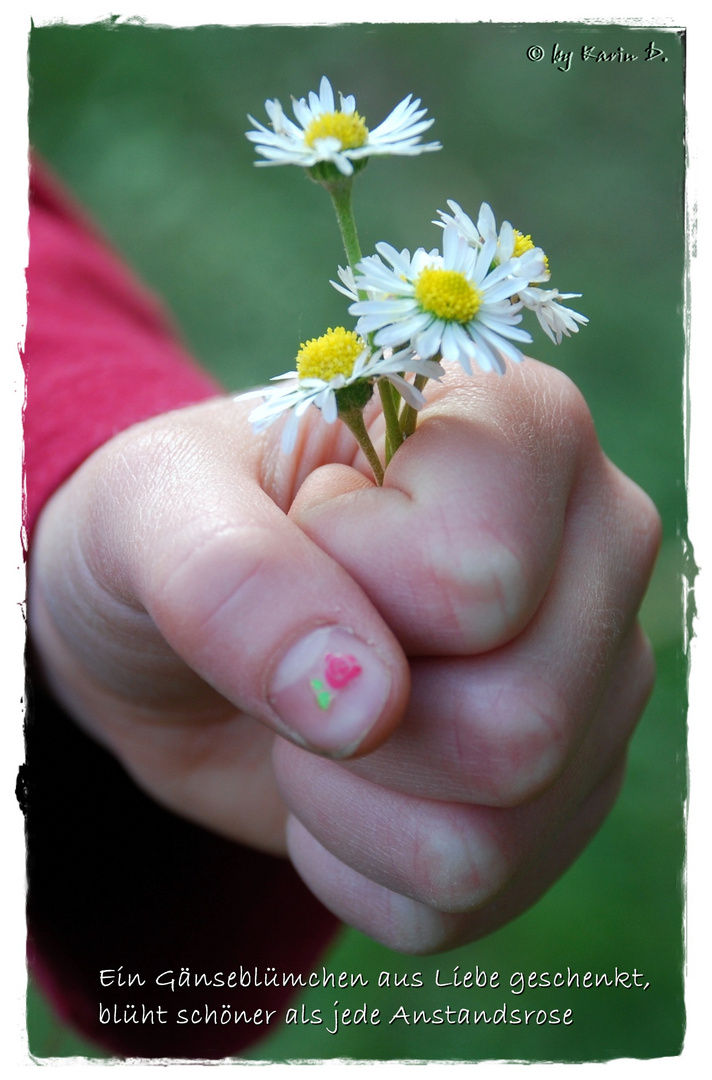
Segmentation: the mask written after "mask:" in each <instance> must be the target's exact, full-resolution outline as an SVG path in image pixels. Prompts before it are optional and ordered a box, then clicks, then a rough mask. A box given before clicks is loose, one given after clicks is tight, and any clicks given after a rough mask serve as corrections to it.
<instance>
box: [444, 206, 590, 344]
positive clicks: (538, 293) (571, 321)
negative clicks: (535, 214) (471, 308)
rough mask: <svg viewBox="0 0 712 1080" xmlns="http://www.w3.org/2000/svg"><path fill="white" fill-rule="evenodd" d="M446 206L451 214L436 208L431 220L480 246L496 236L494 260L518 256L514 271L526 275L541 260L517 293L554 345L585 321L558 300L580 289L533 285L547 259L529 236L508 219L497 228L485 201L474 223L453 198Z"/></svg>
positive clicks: (543, 278)
mask: <svg viewBox="0 0 712 1080" xmlns="http://www.w3.org/2000/svg"><path fill="white" fill-rule="evenodd" d="M448 206H449V207H450V209H451V211H452V214H446V213H444V212H443V211H442V210H438V213H439V215H440V218H441V220H440V221H436V222H435V223H434V224H436V225H440V226H441V228H447V227H448V226H451V225H452V226H454V227H455V228H456V229H457V230H458V233H459V235H460V236H462V237H464V239H465V240H466V241H467V243H468V244H471V245H472V246H473V247H476V248H480V247H482V246H483V245H484V244H485V243H486V242H487V241H491V240H492V239H494V240H496V248H495V255H494V262H495V263H496V264H498V265H499V264H501V263H505V262H507V261H508V260H510V259H512V258H519V259H520V264H519V271H518V275H519V276H521V275H523V276H528V270H529V269H530V268H531V267H532V266H534V265H535V263H536V262H537V261H542V262H543V270H542V271H541V273H539V274H538V275H537V274H534V275H531V276H529V283H528V284H527V285H526V286H525V287H524V288H522V289H521V290H520V291H519V293H518V294H517V298H518V299H519V300H520V301H521V303H522V306H523V307H525V308H528V309H529V310H530V311H533V312H534V314H535V315H536V317H537V319H538V321H539V325H540V326H541V328H542V330H544V332H545V333H546V334H547V335H548V336H549V337H550V338H551V340H552V341H553V342H554V344H555V345H560V344H561V340H562V338H563V337H564V336H566V337H569V336H570V335H571V334H576V333H578V324H581V325H585V324H586V323H587V322H588V319H587V318H586V316H585V315H581V314H580V313H579V312H578V311H574V310H573V309H572V308H567V307H564V306H563V304H560V303H559V302H558V301H559V300H572V299H574V298H575V297H578V296H581V293H560V292H559V290H558V289H540V288H537V285H539V284H542V283H544V282H547V281H549V279H550V277H551V274H550V272H549V260H548V259H547V257H546V255H545V254H544V252H543V251H542V250H541V248H538V247H535V245H534V242H533V241H532V238H531V236H525V235H524V233H521V232H519V230H518V229H515V228H513V227H512V225H511V224H510V223H509V222H508V221H503V222H502V227H501V229H500V230H499V232H497V222H496V220H495V216H494V213H493V212H492V208H491V207H490V206H489V204H488V203H482V206H481V207H480V213H479V216H478V218H477V224H476V225H475V223H474V222H473V221H472V218H470V217H468V215H467V214H466V213H465V212H464V210H463V209H462V207H461V206H459V205H458V204H457V203H456V202H454V200H452V199H448Z"/></svg>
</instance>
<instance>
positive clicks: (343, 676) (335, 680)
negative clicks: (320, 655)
mask: <svg viewBox="0 0 712 1080" xmlns="http://www.w3.org/2000/svg"><path fill="white" fill-rule="evenodd" d="M325 660H326V672H325V678H326V681H327V682H328V684H329V686H331V687H333V688H334V690H340V689H341V688H342V687H343V686H347V685H348V683H350V682H351V680H352V679H355V678H356V676H357V675H360V674H361V665H360V664H359V663H358V661H357V660H356V657H355V656H350V655H343V654H339V653H327V654H326V657H325Z"/></svg>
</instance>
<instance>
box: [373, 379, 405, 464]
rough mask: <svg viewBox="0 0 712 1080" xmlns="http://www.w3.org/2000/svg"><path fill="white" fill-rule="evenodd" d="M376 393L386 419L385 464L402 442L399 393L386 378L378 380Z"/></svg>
mask: <svg viewBox="0 0 712 1080" xmlns="http://www.w3.org/2000/svg"><path fill="white" fill-rule="evenodd" d="M378 393H379V394H380V396H381V407H382V409H383V417H384V419H385V421H386V465H388V463H389V461H390V460H391V458H392V457H393V455H394V454H395V452H396V450H397V449H398V447H399V446H400V444H401V443H402V442H403V434H402V432H401V426H400V423H399V420H398V402H397V400H396V399H397V397H399V396H400V395H399V394H398V391H397V390H396V389H395V387H394V386H393V385H392V384H391V383H389V382H388V379H379V380H378Z"/></svg>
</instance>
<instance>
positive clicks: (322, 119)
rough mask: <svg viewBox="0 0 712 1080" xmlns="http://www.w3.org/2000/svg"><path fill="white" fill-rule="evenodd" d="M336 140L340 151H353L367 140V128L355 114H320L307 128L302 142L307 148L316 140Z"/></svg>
mask: <svg viewBox="0 0 712 1080" xmlns="http://www.w3.org/2000/svg"><path fill="white" fill-rule="evenodd" d="M329 137H331V138H334V139H338V140H339V142H340V143H341V149H342V150H354V149H355V148H356V147H357V146H363V144H364V143H365V142H366V139H367V138H368V128H367V127H366V125H365V123H364V122H363V118H362V117H360V116H359V114H358V113H357V112H352V113H342V112H332V113H322V114H321V116H317V117H315V118H314V119H313V120H312V122H311V124H310V125H309V127H308V128H307V130H306V132H305V135H304V141H305V142H306V144H307V146H311V147H313V146H314V143H315V142H316V140H317V139H326V138H329Z"/></svg>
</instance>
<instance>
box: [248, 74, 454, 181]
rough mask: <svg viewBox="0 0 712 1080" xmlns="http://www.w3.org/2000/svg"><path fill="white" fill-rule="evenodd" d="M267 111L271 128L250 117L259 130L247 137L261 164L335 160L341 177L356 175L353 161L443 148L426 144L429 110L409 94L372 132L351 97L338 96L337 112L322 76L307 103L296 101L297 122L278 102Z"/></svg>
mask: <svg viewBox="0 0 712 1080" xmlns="http://www.w3.org/2000/svg"><path fill="white" fill-rule="evenodd" d="M265 109H266V110H267V115H268V116H269V119H270V124H271V130H270V128H268V127H265V126H264V124H260V123H259V121H257V120H255V119H254V118H253V117H252V116H250V117H248V119H249V120H250V122H251V123H252V124H254V125H255V127H256V129H257V130H256V131H248V132H247V138H248V139H249V140H250V142H253V143H255V146H256V150H257V153H258V154H260V155H261V156H262V157H263V158H265V159H266V160H265V161H258V162H256V164H257V165H302V166H303V167H304V168H307V169H308V168H311V167H312V166H314V165H317V164H318V163H319V162H331V163H332V164H333V165H335V166H336V168H337V169H338V170H339V172H340V173H341V174H342V175H343V176H351V175H352V173H353V172H354V165H353V162H355V161H361V160H362V159H365V158H368V157H372V156H373V155H375V154H406V155H409V156H412V155H414V154H422V153H424V152H425V151H428V150H440V148H441V147H440V143H437V142H432V143H423V142H421V135H422V133H423V132H424V131H426V130H427V129H428V128H429V127H430V125H431V124H432V123H433V121H432V120H424V119H423V117H424V116H425V113H426V110H425V109H421V108H420V99H419V98H416V99H415V100H413V95H412V94H409V95H408V97H406V98H404V99H403V101H401V103H400V104H399V105H396V107H395V109H394V110H393V111H392V112H391V113H390V115H389V116H387V117H386V119H385V120H384V121H383V123H382V124H379V126H378V127H377V128H374V130H373V131H369V129H368V128H367V127H366V123H365V121H364V119H363V117H362V116H360V115H359V114H358V113H357V112H356V101H355V99H354V97H353V95H349V96H348V97H344V96H343V94H339V108H338V109H337V108H336V102H335V100H334V91H333V90H332V88H331V83H330V82H329V80H328V79H327V78H326V76H324V77H323V78H322V80H321V83H320V85H319V93H318V94H316V93H314V91H313V90H312V91H310V93H309V98H308V101H307V100H306V99H305V98H300V99H299V100H298V101H297V100H296V99H295V98H292V110H293V112H294V116H295V118H296V121H297V123H296V124H295V123H294V121H292V120H290V119H289V117H287V116H285V114H284V111H283V109H282V106H281V105H280V103H279V101H277V100H276V99H275V100H274V101H266V102H265Z"/></svg>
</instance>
